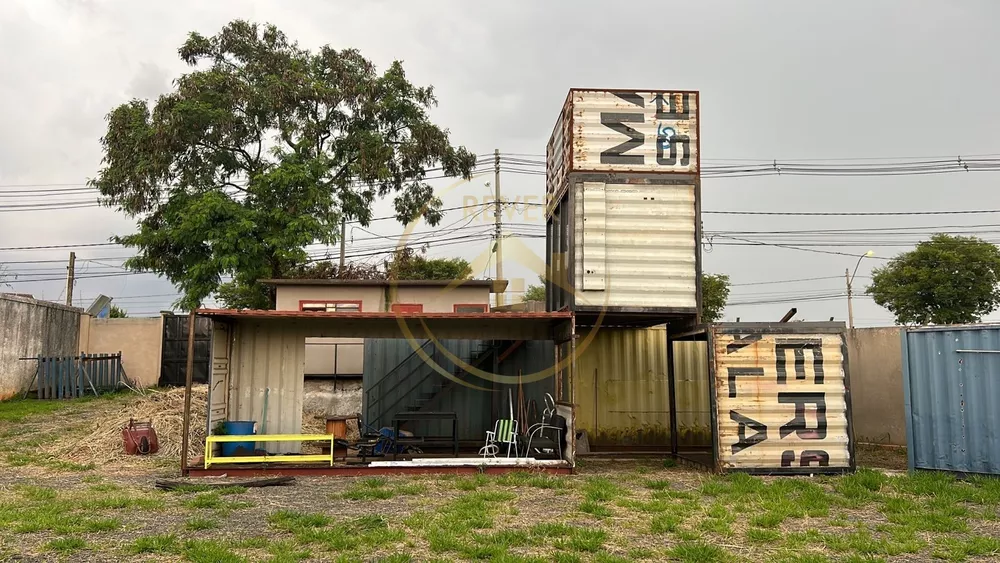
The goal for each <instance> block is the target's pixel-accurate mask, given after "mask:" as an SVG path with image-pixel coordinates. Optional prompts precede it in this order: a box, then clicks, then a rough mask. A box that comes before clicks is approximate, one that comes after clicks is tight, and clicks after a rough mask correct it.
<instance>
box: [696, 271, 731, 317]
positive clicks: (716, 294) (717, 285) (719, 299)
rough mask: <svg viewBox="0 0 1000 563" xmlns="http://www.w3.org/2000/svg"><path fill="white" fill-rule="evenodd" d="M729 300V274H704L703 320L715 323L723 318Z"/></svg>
mask: <svg viewBox="0 0 1000 563" xmlns="http://www.w3.org/2000/svg"><path fill="white" fill-rule="evenodd" d="M728 301H729V276H727V275H725V274H702V276H701V321H702V322H704V323H714V322H716V321H719V320H721V319H722V312H723V311H724V310H725V309H726V303H727V302H728Z"/></svg>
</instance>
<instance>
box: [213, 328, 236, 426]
mask: <svg viewBox="0 0 1000 563" xmlns="http://www.w3.org/2000/svg"><path fill="white" fill-rule="evenodd" d="M212 329H213V330H212V376H211V381H210V382H209V402H208V404H209V411H208V432H209V434H211V433H212V429H213V428H215V426H216V425H217V424H218V423H219V422H221V421H224V420H226V417H227V415H228V413H229V411H228V405H229V361H230V348H229V343H230V340H231V339H230V333H231V329H230V326H229V324H227V323H223V322H219V321H213V323H212Z"/></svg>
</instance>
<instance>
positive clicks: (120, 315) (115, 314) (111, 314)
mask: <svg viewBox="0 0 1000 563" xmlns="http://www.w3.org/2000/svg"><path fill="white" fill-rule="evenodd" d="M127 317H128V311H126V310H125V309H122V308H121V307H119V306H118V305H112V306H111V309H110V310H109V311H108V318H109V319H124V318H127Z"/></svg>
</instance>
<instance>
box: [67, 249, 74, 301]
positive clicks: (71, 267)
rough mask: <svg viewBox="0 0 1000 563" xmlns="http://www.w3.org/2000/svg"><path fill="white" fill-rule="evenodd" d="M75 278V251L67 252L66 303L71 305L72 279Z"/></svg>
mask: <svg viewBox="0 0 1000 563" xmlns="http://www.w3.org/2000/svg"><path fill="white" fill-rule="evenodd" d="M75 278H76V252H70V253H69V266H66V305H67V306H68V307H72V306H73V281H74V280H75Z"/></svg>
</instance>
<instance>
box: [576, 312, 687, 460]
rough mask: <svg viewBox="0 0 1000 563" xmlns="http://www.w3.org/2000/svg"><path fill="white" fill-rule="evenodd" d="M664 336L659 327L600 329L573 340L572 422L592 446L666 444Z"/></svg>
mask: <svg viewBox="0 0 1000 563" xmlns="http://www.w3.org/2000/svg"><path fill="white" fill-rule="evenodd" d="M581 338H586V333H583V335H581ZM666 340H667V338H666V330H665V329H664V328H663V327H654V328H648V329H619V328H602V329H600V330H599V331H598V332H597V334H596V335H595V336H594V339H593V340H592V341H591V342H590V344H589V345H587V346H586V347H585V348H584V346H583V343H582V342H580V343H578V344H577V353H578V354H579V357H578V358H577V364H576V374H575V378H574V395H573V396H574V402H575V403H576V423H577V428H578V429H582V430H586V431H587V434H588V439H589V441H590V443H591V444H592V445H595V446H600V447H609V446H664V447H667V446H669V444H670V406H669V405H670V403H669V396H670V395H669V389H668V386H667V343H666Z"/></svg>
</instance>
